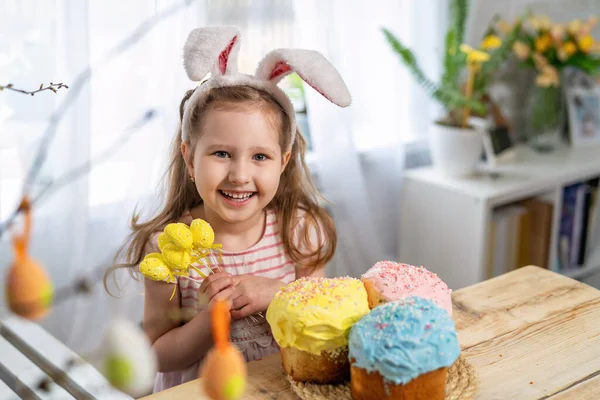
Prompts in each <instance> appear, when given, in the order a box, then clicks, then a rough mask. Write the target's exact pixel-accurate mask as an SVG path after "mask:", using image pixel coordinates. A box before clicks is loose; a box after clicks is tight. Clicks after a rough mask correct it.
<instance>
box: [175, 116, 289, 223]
mask: <svg viewBox="0 0 600 400" xmlns="http://www.w3.org/2000/svg"><path fill="white" fill-rule="evenodd" d="M203 124H204V125H203V127H202V135H200V138H199V139H198V141H197V143H196V147H195V151H194V152H193V154H186V153H188V152H189V147H188V146H187V145H186V144H185V143H184V144H183V145H182V152H183V156H184V159H185V160H186V164H187V167H188V172H189V173H190V175H191V176H193V177H194V179H195V181H196V188H197V189H198V193H199V194H200V197H202V200H203V201H204V212H205V214H207V215H209V214H212V216H213V217H217V218H219V219H221V220H222V221H223V222H227V223H239V222H244V221H248V220H249V219H251V218H252V217H256V216H258V215H259V214H260V213H261V212H262V210H263V209H264V208H265V207H266V206H267V205H268V204H269V202H270V201H271V200H272V199H273V197H275V193H276V192H277V188H278V187H279V177H280V175H281V173H282V172H283V170H284V169H285V166H286V165H287V162H288V161H289V158H290V153H289V152H287V153H285V154H282V152H281V148H280V146H279V132H278V130H277V129H276V128H275V126H273V125H274V124H273V123H272V121H271V120H270V119H269V118H268V116H267V115H265V114H264V113H263V112H261V111H259V110H253V109H251V108H248V109H235V110H216V109H212V110H210V111H209V112H208V114H207V115H206V116H205V117H204V121H203Z"/></svg>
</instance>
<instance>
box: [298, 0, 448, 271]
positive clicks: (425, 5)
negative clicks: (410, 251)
mask: <svg viewBox="0 0 600 400" xmlns="http://www.w3.org/2000/svg"><path fill="white" fill-rule="evenodd" d="M446 7H447V4H446V2H445V1H443V0H427V1H422V0H419V1H416V0H402V1H397V0H385V1H379V2H377V5H376V6H375V5H374V4H372V3H368V2H365V1H360V0H346V1H341V0H330V1H318V0H297V1H296V2H295V12H296V18H297V19H296V21H297V29H298V37H297V41H296V43H295V44H296V45H297V46H298V47H307V48H313V49H316V50H319V51H321V52H322V53H323V54H324V55H325V56H326V57H327V58H328V59H329V60H330V61H331V62H332V63H333V65H334V66H335V67H336V68H338V70H339V71H340V73H341V75H342V77H343V78H344V80H345V81H346V84H347V85H348V87H349V89H350V93H351V95H352V97H353V104H352V105H351V106H350V107H349V108H347V109H344V110H340V109H337V108H336V107H335V106H333V105H331V104H329V103H328V102H327V100H325V99H323V98H322V97H321V96H320V95H319V94H318V93H316V92H315V91H312V90H308V91H307V95H308V105H307V107H308V118H309V124H310V128H311V132H312V136H313V140H314V142H315V153H316V171H317V173H318V177H319V180H320V183H321V186H322V190H323V192H324V194H325V196H326V197H327V198H328V199H329V200H330V201H332V202H333V203H334V205H335V211H334V212H335V218H336V225H337V228H338V233H339V245H338V249H337V252H336V256H335V258H334V260H333V262H332V263H331V265H330V266H329V269H328V274H329V275H332V276H334V275H350V276H359V275H360V274H361V273H363V272H364V271H365V270H366V269H368V268H369V267H370V266H371V265H372V264H373V263H374V262H376V261H377V260H382V259H393V258H395V257H396V251H397V243H396V231H397V229H398V223H399V215H398V209H399V201H400V197H399V195H400V184H401V177H402V171H403V169H404V150H405V148H406V147H405V145H406V144H407V143H409V142H413V141H415V140H423V139H426V136H425V134H426V131H427V124H428V122H429V120H430V119H431V118H433V117H434V116H435V113H436V112H438V111H439V109H438V107H436V105H435V104H434V103H432V102H431V101H430V100H429V99H428V98H427V97H426V96H425V94H424V93H422V92H421V91H420V88H418V87H417V86H416V85H415V84H414V83H413V80H412V78H411V76H409V74H408V73H407V72H406V69H405V68H404V67H403V66H401V65H400V62H399V60H398V57H397V55H396V54H394V53H393V52H392V50H391V49H390V47H389V46H388V44H387V43H386V41H385V39H384V37H383V34H382V32H381V28H382V27H386V28H388V29H390V30H391V31H392V32H394V33H395V34H396V35H397V36H398V37H399V38H400V39H401V40H402V41H403V42H404V43H405V44H406V45H408V46H409V47H411V48H413V49H415V53H416V56H417V58H418V59H419V62H420V64H421V65H422V66H423V68H424V69H425V71H426V72H427V73H428V74H429V75H430V76H432V77H433V78H437V75H438V74H439V67H438V65H439V64H440V62H441V54H442V47H441V44H442V43H443V36H444V32H445V27H446V26H447V23H446V22H445V21H446V18H447V9H446Z"/></svg>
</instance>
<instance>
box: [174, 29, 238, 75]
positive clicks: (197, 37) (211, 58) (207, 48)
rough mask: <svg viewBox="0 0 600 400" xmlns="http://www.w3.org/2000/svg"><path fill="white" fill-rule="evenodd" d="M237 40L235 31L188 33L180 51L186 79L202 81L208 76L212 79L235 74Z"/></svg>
mask: <svg viewBox="0 0 600 400" xmlns="http://www.w3.org/2000/svg"><path fill="white" fill-rule="evenodd" d="M240 36H241V35H240V31H239V30H238V29H237V28H234V27H210V28H197V29H194V30H193V31H191V32H190V34H189V35H188V38H187V40H186V42H185V45H184V47H183V65H184V67H185V72H186V73H187V75H188V77H189V78H190V79H191V80H192V81H201V80H202V79H204V78H205V77H206V75H207V74H208V73H209V72H212V73H213V75H214V76H219V75H233V74H236V73H237V55H238V52H239V50H240Z"/></svg>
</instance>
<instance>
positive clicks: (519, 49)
mask: <svg viewBox="0 0 600 400" xmlns="http://www.w3.org/2000/svg"><path fill="white" fill-rule="evenodd" d="M513 51H514V52H515V54H516V55H517V57H518V58H519V60H526V59H527V57H529V53H530V52H531V49H530V48H529V46H528V45H527V43H524V42H521V41H520V40H517V41H516V42H515V43H514V44H513Z"/></svg>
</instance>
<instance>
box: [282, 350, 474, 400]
mask: <svg viewBox="0 0 600 400" xmlns="http://www.w3.org/2000/svg"><path fill="white" fill-rule="evenodd" d="M288 380H289V381H290V385H291V386H292V390H293V391H294V393H296V395H297V396H298V397H300V398H301V399H303V400H329V399H336V400H351V399H352V397H351V396H350V383H349V382H346V383H341V384H337V385H319V384H316V383H303V382H296V381H294V380H292V379H291V378H290V377H289V376H288ZM476 392H477V375H476V374H475V369H473V366H472V365H471V364H469V362H468V361H467V359H466V358H465V357H464V356H463V355H462V354H461V355H460V356H459V357H458V359H457V360H456V361H455V362H454V364H452V366H450V368H449V369H448V378H447V379H446V400H465V399H472V398H473V396H474V395H475V393H476Z"/></svg>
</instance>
